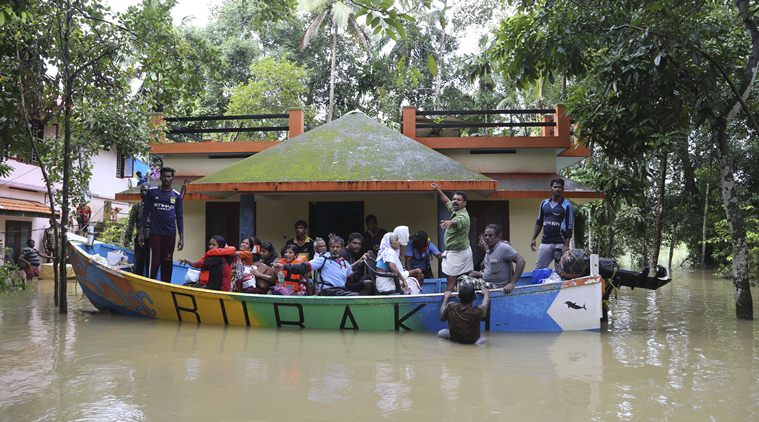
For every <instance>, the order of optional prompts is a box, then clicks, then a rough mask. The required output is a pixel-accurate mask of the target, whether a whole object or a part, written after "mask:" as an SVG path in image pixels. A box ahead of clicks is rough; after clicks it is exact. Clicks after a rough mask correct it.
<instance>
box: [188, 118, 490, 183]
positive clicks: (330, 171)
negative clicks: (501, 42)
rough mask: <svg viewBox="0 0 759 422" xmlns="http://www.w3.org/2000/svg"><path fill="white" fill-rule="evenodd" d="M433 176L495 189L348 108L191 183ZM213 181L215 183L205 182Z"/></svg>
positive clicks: (398, 179)
mask: <svg viewBox="0 0 759 422" xmlns="http://www.w3.org/2000/svg"><path fill="white" fill-rule="evenodd" d="M431 180H440V181H442V182H445V181H448V182H474V183H476V184H477V186H480V187H482V186H492V187H490V189H495V182H494V181H493V180H492V179H490V178H488V177H486V176H483V175H481V174H479V173H477V172H474V171H472V170H469V169H468V168H466V167H464V166H463V165H461V164H460V163H459V162H457V161H455V160H453V159H451V158H448V157H446V156H445V155H443V154H441V153H439V152H437V151H435V150H433V149H430V148H428V147H426V146H424V145H422V144H420V143H418V142H416V141H415V140H413V139H411V138H408V137H406V136H404V135H402V134H401V133H399V132H397V131H395V130H393V129H390V128H388V127H387V126H385V125H383V124H381V123H380V122H378V121H376V120H374V119H371V118H369V117H367V116H366V115H364V114H363V113H349V114H346V115H344V116H342V117H340V118H339V119H337V120H334V121H332V122H330V123H327V124H325V125H323V126H320V127H318V128H315V129H313V130H311V131H309V132H306V133H304V134H302V135H300V136H296V137H295V138H292V139H290V140H287V141H285V142H282V143H281V144H280V145H277V146H274V147H271V148H268V149H266V150H264V151H262V152H260V153H258V154H256V155H253V156H251V157H248V158H246V159H244V160H241V161H239V162H237V163H235V164H232V165H231V166H229V167H227V168H225V169H223V170H220V171H217V172H216V173H213V174H210V175H208V176H206V177H203V178H201V179H198V180H196V181H194V182H193V183H191V184H190V186H189V188H188V189H189V190H191V191H204V190H205V191H207V190H233V189H231V188H230V189H226V188H224V189H220V186H221V184H229V185H230V186H231V185H234V184H237V185H240V184H247V185H248V186H251V184H260V183H267V184H271V183H277V184H286V183H289V182H336V183H341V182H385V181H388V182H390V181H395V182H409V181H431ZM477 182H479V183H477ZM211 185H214V188H213V189H204V188H203V187H204V186H205V187H208V188H211ZM449 186H450V185H449ZM472 186H474V184H472ZM243 190H244V189H243Z"/></svg>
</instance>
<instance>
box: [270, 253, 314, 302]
mask: <svg viewBox="0 0 759 422" xmlns="http://www.w3.org/2000/svg"><path fill="white" fill-rule="evenodd" d="M306 260H307V259H306V257H304V256H299V255H298V247H297V246H296V245H295V244H292V243H291V244H288V245H287V246H285V248H284V249H283V250H282V258H280V259H279V261H278V262H279V263H280V264H282V265H285V264H301V263H303V262H305V261H306ZM282 274H283V275H284V281H283V282H282V284H281V285H280V284H278V285H277V286H278V287H285V288H287V289H288V290H290V291H291V293H290V294H293V295H303V294H305V293H306V286H305V283H304V281H305V280H304V278H303V275H302V274H295V273H293V272H291V271H287V270H285V269H283V270H282ZM280 291H281V290H280ZM281 292H282V293H284V291H281Z"/></svg>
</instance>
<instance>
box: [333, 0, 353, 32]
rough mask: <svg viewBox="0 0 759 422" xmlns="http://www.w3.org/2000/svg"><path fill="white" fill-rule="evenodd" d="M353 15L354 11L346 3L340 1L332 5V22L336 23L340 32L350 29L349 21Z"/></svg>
mask: <svg viewBox="0 0 759 422" xmlns="http://www.w3.org/2000/svg"><path fill="white" fill-rule="evenodd" d="M352 14H353V9H351V7H350V6H348V5H346V4H345V3H343V2H341V1H338V2H335V3H334V4H332V22H334V23H335V24H336V25H337V27H338V28H339V29H340V30H345V29H347V28H348V19H350V17H351V15H352Z"/></svg>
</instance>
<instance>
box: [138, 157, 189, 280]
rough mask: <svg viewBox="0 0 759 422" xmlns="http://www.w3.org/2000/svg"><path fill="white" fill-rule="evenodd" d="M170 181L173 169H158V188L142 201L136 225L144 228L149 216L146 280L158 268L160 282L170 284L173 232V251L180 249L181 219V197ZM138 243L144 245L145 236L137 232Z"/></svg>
mask: <svg viewBox="0 0 759 422" xmlns="http://www.w3.org/2000/svg"><path fill="white" fill-rule="evenodd" d="M173 181H174V169H173V168H171V167H163V168H162V169H161V186H160V187H152V188H150V189H148V192H147V193H146V194H145V199H143V210H142V218H141V219H140V226H141V227H147V226H146V224H147V221H148V216H149V217H150V238H149V241H148V243H149V245H150V278H153V279H155V278H156V276H157V275H158V267H159V266H160V268H161V281H164V282H166V283H171V272H172V270H173V260H174V243H175V241H176V235H177V232H179V242H178V243H177V250H179V251H181V250H182V248H183V247H184V219H183V217H182V195H180V193H179V192H177V191H176V190H174V189H172V188H171V182H173ZM138 240H139V243H140V245H144V243H145V235H144V234H143V233H142V231H140V234H139V238H138Z"/></svg>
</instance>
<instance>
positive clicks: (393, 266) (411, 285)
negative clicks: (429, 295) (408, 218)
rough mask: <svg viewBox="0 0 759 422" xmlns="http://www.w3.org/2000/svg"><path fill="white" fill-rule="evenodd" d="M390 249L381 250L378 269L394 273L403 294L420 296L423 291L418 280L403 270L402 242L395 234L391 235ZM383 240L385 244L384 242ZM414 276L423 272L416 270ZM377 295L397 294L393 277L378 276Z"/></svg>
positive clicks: (389, 236) (389, 239)
mask: <svg viewBox="0 0 759 422" xmlns="http://www.w3.org/2000/svg"><path fill="white" fill-rule="evenodd" d="M387 238H388V241H389V243H390V247H389V248H384V249H381V252H380V255H379V257H378V258H377V269H378V270H383V271H385V272H391V273H394V274H395V275H396V276H397V277H398V281H399V282H400V288H401V292H402V293H403V294H418V293H420V292H421V291H422V289H421V287H420V285H419V282H418V281H417V279H416V278H415V277H413V276H411V275H410V273H409V272H408V271H404V270H403V265H402V264H401V260H400V257H399V253H400V249H401V241H400V240H399V238H398V235H396V234H395V233H389V234H388V236H387ZM384 240H385V239H384V238H383V242H384ZM414 274H416V275H419V274H421V270H418V269H417V270H415V271H414ZM376 287H377V294H380V295H390V294H395V293H396V285H395V279H394V278H393V277H383V276H380V275H377V286H376Z"/></svg>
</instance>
